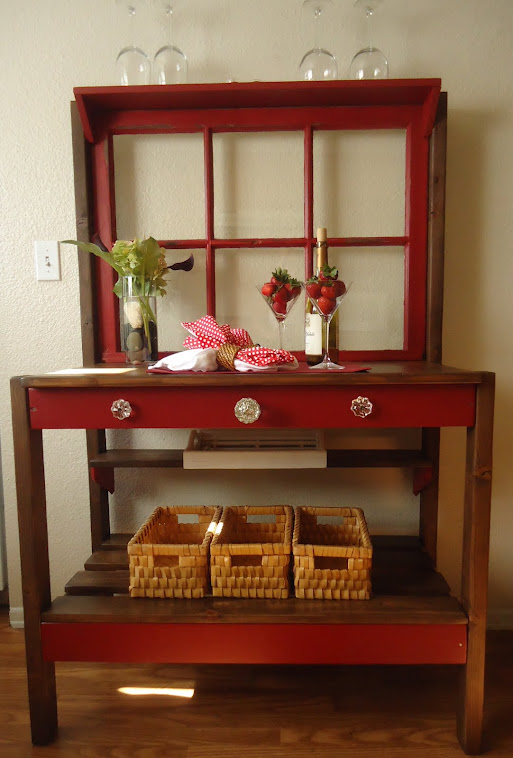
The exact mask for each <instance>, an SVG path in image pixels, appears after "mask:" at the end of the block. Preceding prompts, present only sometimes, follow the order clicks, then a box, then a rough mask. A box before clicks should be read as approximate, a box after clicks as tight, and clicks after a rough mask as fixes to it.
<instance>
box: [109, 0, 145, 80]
mask: <svg viewBox="0 0 513 758" xmlns="http://www.w3.org/2000/svg"><path fill="white" fill-rule="evenodd" d="M118 1H119V2H120V4H121V5H122V6H123V7H124V8H125V9H126V11H127V12H128V17H129V21H130V38H131V42H130V44H129V45H127V46H126V47H124V48H123V49H122V50H120V52H119V53H118V57H117V58H116V72H117V77H118V81H119V83H120V84H122V85H124V86H128V85H131V84H149V83H150V81H151V63H150V59H149V58H148V56H147V55H146V53H145V52H144V50H141V48H140V47H137V45H136V43H135V39H136V34H137V26H136V5H135V2H133V0H132V2H130V0H118Z"/></svg>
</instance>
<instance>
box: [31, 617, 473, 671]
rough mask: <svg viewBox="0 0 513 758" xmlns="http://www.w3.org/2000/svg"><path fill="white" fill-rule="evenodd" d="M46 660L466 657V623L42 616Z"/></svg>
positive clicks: (411, 660) (400, 660) (403, 660)
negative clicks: (57, 619) (111, 620)
mask: <svg viewBox="0 0 513 758" xmlns="http://www.w3.org/2000/svg"><path fill="white" fill-rule="evenodd" d="M42 640H43V655H44V658H45V660H48V661H88V662H98V663H100V662H112V663H225V664H226V663H262V664H302V663H306V664H327V663H331V664H423V663H465V660H466V649H467V641H466V640H467V627H466V625H465V624H454V625H447V624H438V625H436V624H433V625H429V626H426V625H399V624H398V625H393V624H390V625H378V626H373V625H367V624H366V625H346V624H344V625H328V624H319V625H312V624H308V625H295V624H294V625H292V624H244V625H240V624H123V623H121V624H102V623H99V624H98V623H95V624H73V623H44V624H42Z"/></svg>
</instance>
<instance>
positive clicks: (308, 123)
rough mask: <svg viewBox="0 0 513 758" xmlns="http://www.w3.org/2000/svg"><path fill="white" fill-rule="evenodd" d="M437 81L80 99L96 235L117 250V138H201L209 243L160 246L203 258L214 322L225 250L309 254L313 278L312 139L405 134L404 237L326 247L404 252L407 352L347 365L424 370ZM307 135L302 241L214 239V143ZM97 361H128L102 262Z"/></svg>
mask: <svg viewBox="0 0 513 758" xmlns="http://www.w3.org/2000/svg"><path fill="white" fill-rule="evenodd" d="M440 84H441V83H440V80H439V79H427V80H426V79H422V80H414V79H412V80H386V81H381V82H352V81H339V82H315V83H312V82H288V83H276V82H274V83H273V82H270V83H262V82H253V83H249V84H215V85H210V84H206V85H178V86H169V87H168V86H164V87H159V86H158V85H157V86H148V87H101V88H95V87H88V88H76V89H75V90H74V94H75V98H76V101H77V105H78V110H79V113H80V116H81V120H82V125H83V129H84V134H85V136H86V139H88V141H90V142H91V143H92V144H91V190H92V201H93V217H94V222H93V223H94V235H93V236H95V237H96V238H98V239H99V240H100V241H101V242H102V243H103V244H104V245H105V247H107V248H108V249H110V248H111V247H112V245H113V243H114V241H115V240H116V198H115V189H114V188H115V182H114V150H113V137H114V136H115V135H120V134H184V133H189V134H190V133H201V134H202V135H203V152H204V188H205V236H204V237H203V238H202V239H181V240H160V242H161V244H162V245H163V246H165V247H167V248H170V249H172V248H174V249H184V250H186V249H204V250H205V253H206V291H207V311H208V313H210V314H212V315H214V316H215V312H216V303H215V254H216V250H218V249H221V248H222V249H227V248H228V249H233V250H239V251H240V252H241V253H242V252H243V251H244V250H249V249H254V248H257V247H262V248H272V247H281V248H283V247H302V248H303V249H304V251H305V277H308V276H310V275H311V269H312V247H313V244H314V242H315V239H314V229H313V194H314V186H313V184H314V179H313V173H314V172H313V138H314V133H315V131H317V130H349V129H351V130H356V129H394V128H395V129H404V130H405V133H406V177H405V228H404V235H402V236H397V237H358V238H354V237H351V238H349V237H346V238H329V239H328V242H329V244H330V246H331V247H332V248H333V247H368V246H400V247H403V248H404V253H405V266H404V272H405V280H404V342H403V349H401V350H356V351H354V350H352V351H344V350H342V351H341V355H342V360H346V361H351V360H355V361H361V360H367V361H376V360H421V359H423V357H424V352H425V332H426V281H427V221H428V218H427V213H428V210H427V208H428V153H429V138H430V134H431V130H432V127H433V123H434V117H435V113H436V107H437V103H438V97H439V94H440ZM260 131H265V132H269V131H302V132H303V135H304V220H303V221H304V223H303V227H304V233H303V237H296V238H290V237H288V238H278V237H275V238H267V239H260V238H251V239H234V238H231V239H220V238H216V237H215V234H214V202H215V200H214V167H213V140H212V138H213V135H214V134H217V133H222V132H260ZM95 267H96V270H95V279H96V300H97V311H98V340H99V348H100V349H99V353H100V354H101V356H102V360H103V361H105V362H116V361H120V360H123V354H122V353H121V352H120V345H119V312H118V302H117V298H116V297H115V295H114V294H113V292H112V288H113V286H114V282H115V274H114V272H113V271H112V269H111V268H110V267H109V266H107V265H106V264H105V263H104V262H102V261H101V260H96V261H95Z"/></svg>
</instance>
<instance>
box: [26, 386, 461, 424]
mask: <svg viewBox="0 0 513 758" xmlns="http://www.w3.org/2000/svg"><path fill="white" fill-rule="evenodd" d="M359 397H364V398H367V399H368V400H369V401H370V403H371V404H372V409H371V411H370V413H369V414H368V415H367V416H365V417H360V416H356V415H355V414H354V412H353V411H352V409H351V408H352V404H353V401H354V400H356V399H357V398H359ZM242 398H251V399H252V400H254V401H255V403H256V404H257V406H256V407H257V408H258V409H259V411H260V413H259V416H258V418H257V420H255V421H254V422H253V423H252V426H253V427H254V428H258V427H262V428H272V427H281V428H303V429H308V428H310V429H312V428H325V429H330V428H372V427H387V428H393V427H420V426H426V427H430V426H433V427H440V426H472V425H473V424H474V416H475V386H474V385H473V384H461V385H458V384H429V385H426V384H424V385H404V384H402V385H399V384H398V385H371V384H367V385H365V383H362V385H351V386H346V385H342V386H341V385H336V386H331V385H330V386H315V385H306V386H305V385H301V386H299V385H298V386H294V385H293V384H290V385H280V386H279V387H270V386H251V387H233V386H215V387H213V386H205V387H199V386H194V387H184V386H180V387H172V386H170V387H147V388H146V387H133V388H130V387H126V386H125V387H122V388H120V387H109V388H84V389H82V388H81V389H76V388H59V389H54V388H44V389H30V390H29V403H30V419H31V427H32V428H33V429H135V428H149V429H151V428H153V429H165V428H174V429H180V428H182V429H190V428H193V427H196V428H219V429H234V428H247V425H246V424H244V423H243V422H242V421H240V420H239V419H238V418H237V416H236V415H235V412H234V408H235V406H236V404H237V403H238V402H239V401H240V400H241V399H242ZM118 400H124V401H126V402H127V403H129V408H130V411H129V412H130V415H129V416H128V417H127V418H125V419H118V418H116V417H115V416H114V415H113V413H112V410H111V408H112V405H113V403H115V402H116V401H118ZM127 407H128V406H127Z"/></svg>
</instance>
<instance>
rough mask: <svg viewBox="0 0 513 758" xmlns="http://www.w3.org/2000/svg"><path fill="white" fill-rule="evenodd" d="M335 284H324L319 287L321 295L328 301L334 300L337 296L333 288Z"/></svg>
mask: <svg viewBox="0 0 513 758" xmlns="http://www.w3.org/2000/svg"><path fill="white" fill-rule="evenodd" d="M335 283H336V282H333V283H331V282H330V283H329V284H325V285H323V286H322V287H321V295H322V296H323V297H327V298H329V299H330V300H334V299H335V298H336V296H337V290H336V287H335V286H334V285H335Z"/></svg>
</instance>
